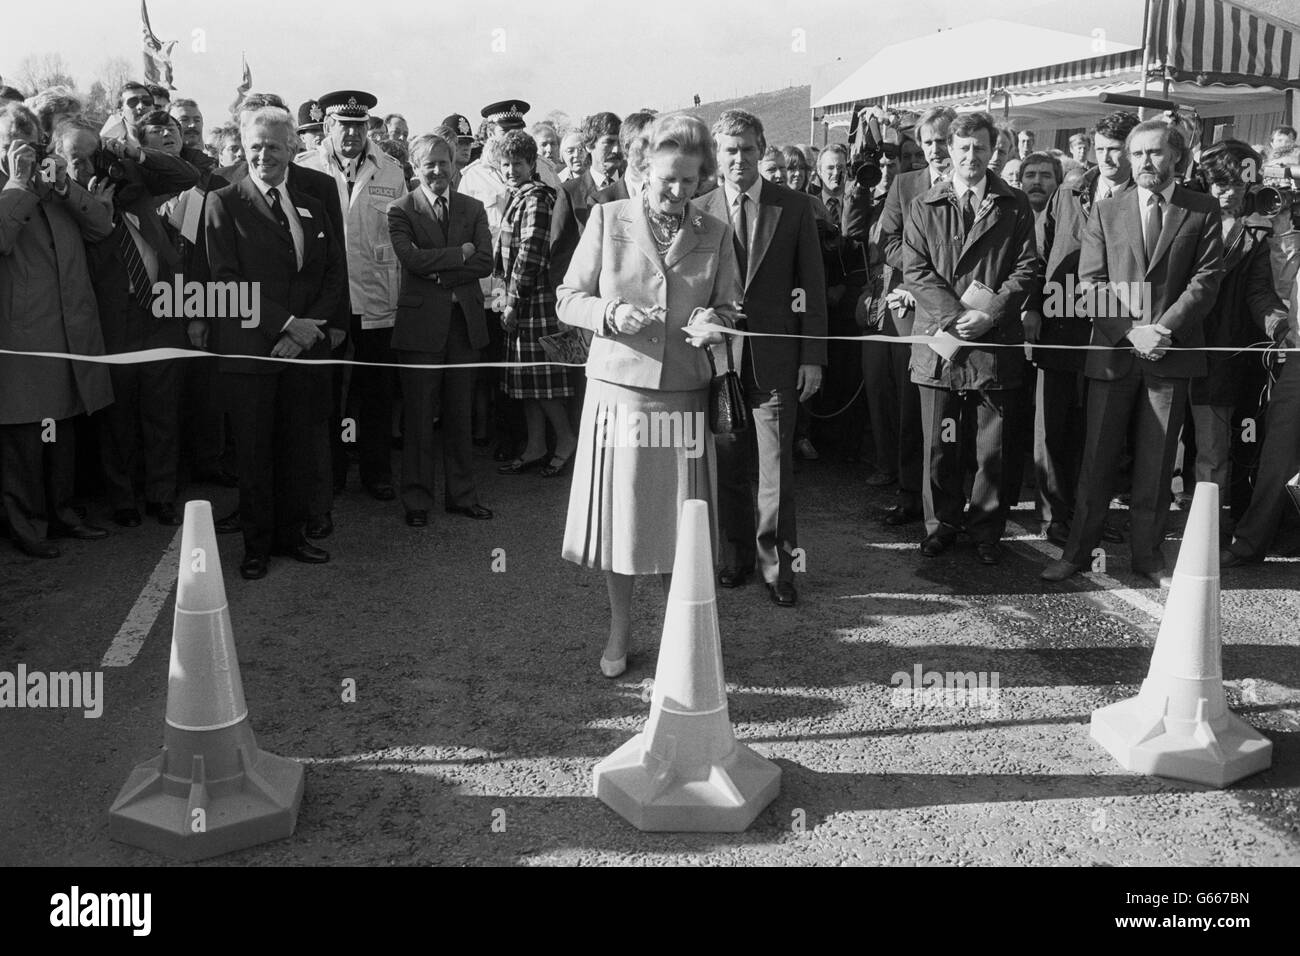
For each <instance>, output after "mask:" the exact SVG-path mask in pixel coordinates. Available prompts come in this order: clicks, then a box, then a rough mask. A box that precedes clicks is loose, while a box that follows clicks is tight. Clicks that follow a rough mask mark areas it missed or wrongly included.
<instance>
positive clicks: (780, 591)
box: [767, 581, 799, 607]
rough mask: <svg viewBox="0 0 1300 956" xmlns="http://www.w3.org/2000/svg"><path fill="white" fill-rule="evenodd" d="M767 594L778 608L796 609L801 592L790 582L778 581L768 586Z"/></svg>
mask: <svg viewBox="0 0 1300 956" xmlns="http://www.w3.org/2000/svg"><path fill="white" fill-rule="evenodd" d="M767 593H768V594H769V595H770V596H771V598H772V603H773V604H775V605H776V606H777V607H794V606H795V604H796V603H798V601H799V592H797V591H796V590H795V589H794V585H793V584H791V583H790V582H789V581H777V582H776V583H775V584H769V585H768V586H767Z"/></svg>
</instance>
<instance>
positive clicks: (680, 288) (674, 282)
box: [557, 199, 742, 391]
mask: <svg viewBox="0 0 1300 956" xmlns="http://www.w3.org/2000/svg"><path fill="white" fill-rule="evenodd" d="M731 235H732V233H731V226H729V225H728V224H727V223H725V222H722V221H720V220H718V219H716V218H714V217H712V216H708V215H705V214H703V211H702V210H701V209H700V208H699V206H698V205H697V204H696V202H694V201H692V202H691V204H690V206H689V207H688V208H687V211H686V222H685V225H684V226H683V228H682V230H681V232H680V233H679V234H678V235H677V237H676V238H675V239H674V240H673V244H672V245H671V246H669V247H668V251H667V253H666V254H665V255H664V256H662V257H661V256H660V255H659V249H658V247H657V246H656V245H655V241H654V237H653V236H652V235H651V232H650V224H649V222H648V221H647V220H646V214H645V209H644V207H643V206H642V204H641V202H640V201H639V200H631V199H623V200H619V201H618V202H611V203H605V204H603V205H598V206H593V207H592V208H591V217H590V218H589V219H588V220H587V228H586V229H585V230H584V231H583V233H582V239H581V241H580V242H579V243H578V249H577V251H576V252H575V253H574V254H573V261H572V262H571V263H570V264H569V271H568V273H567V274H566V275H565V277H564V281H563V282H562V283H561V284H560V288H559V290H558V293H557V295H558V298H559V307H558V312H559V317H560V321H561V322H563V323H565V324H566V325H572V326H576V327H578V328H582V329H588V330H590V331H592V332H594V333H596V334H595V336H594V337H593V338H592V340H591V351H590V353H589V355H588V358H587V377H588V378H594V379H599V380H601V381H604V382H612V383H614V384H616V385H623V386H626V387H628V388H654V389H663V390H665V391H687V390H691V389H699V388H705V387H706V386H707V385H708V384H709V378H710V374H711V373H710V368H709V360H708V357H707V356H706V355H705V354H704V350H703V349H696V348H694V347H692V346H690V345H689V344H687V342H686V337H685V335H684V334H683V333H682V329H683V328H685V326H686V324H687V323H688V322H689V321H690V318H691V315H692V314H693V313H694V312H695V310H696V309H701V308H710V307H715V306H730V305H731V304H732V303H734V302H738V301H740V299H741V295H742V293H741V284H740V269H739V266H738V265H737V263H736V252H735V247H734V244H733V243H732V238H731ZM620 298H621V299H623V300H625V301H626V302H628V303H630V304H631V305H634V306H637V307H639V308H643V309H646V308H650V307H653V306H658V307H659V308H661V309H666V310H667V319H666V321H664V322H652V323H650V324H649V325H648V326H646V328H644V329H642V330H641V331H640V332H636V333H634V334H631V335H627V334H623V333H616V334H613V335H611V334H610V332H609V330H608V329H606V328H605V309H606V307H607V306H608V305H609V304H610V303H611V302H613V301H614V300H616V299H620ZM719 318H720V319H721V318H722V317H721V316H719ZM723 324H727V323H726V322H725V321H724V322H723ZM721 348H722V347H721V346H719V347H718V352H719V353H720V354H721V355H722V356H723V357H722V358H721V362H722V363H723V366H722V367H725V363H726V358H725V353H722V352H721Z"/></svg>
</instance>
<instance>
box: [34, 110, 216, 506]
mask: <svg viewBox="0 0 1300 956" xmlns="http://www.w3.org/2000/svg"><path fill="white" fill-rule="evenodd" d="M57 132H58V144H57V148H58V149H59V150H60V152H62V153H64V154H65V155H72V154H74V153H79V152H80V149H79V148H74V147H73V146H71V145H70V144H74V143H75V144H77V145H78V146H84V145H88V141H87V137H90V136H93V135H94V131H93V128H92V127H91V126H90V125H89V124H85V123H80V122H75V121H74V122H69V123H64V124H63V125H62V126H60V127H59V129H58V131H57ZM132 132H133V134H134V140H135V142H134V143H133V142H130V141H127V140H125V139H112V138H103V139H102V140H101V143H100V146H99V161H98V162H99V164H100V165H101V166H104V167H106V172H107V174H108V176H109V177H110V178H111V180H112V183H113V187H114V192H113V197H112V198H113V227H112V229H113V231H112V235H110V236H109V237H107V238H106V239H104V240H103V241H100V242H97V243H94V244H92V245H90V246H88V248H87V255H88V257H89V261H90V274H91V281H92V283H93V287H94V291H95V297H96V299H97V301H98V303H99V318H100V324H101V326H102V328H103V330H104V344H105V346H106V348H107V350H108V351H109V353H110V354H118V353H122V352H135V351H140V350H144V349H151V348H185V347H186V345H187V344H188V343H187V340H186V336H185V329H184V325H183V320H182V319H181V318H180V317H170V316H169V317H162V318H160V317H157V316H155V315H154V313H153V301H154V297H153V286H154V283H155V282H158V281H160V280H161V281H163V282H168V283H170V282H171V281H172V280H173V277H174V276H175V275H177V274H178V273H180V272H181V259H180V254H179V252H178V251H177V248H176V243H175V241H174V240H173V238H172V237H171V235H170V234H169V233H168V232H167V228H166V227H165V226H164V224H163V221H162V219H161V218H160V217H159V215H158V204H159V200H160V198H161V197H165V196H169V195H172V194H174V193H177V192H180V191H182V190H185V189H189V188H190V187H191V186H193V185H195V184H196V183H197V182H198V179H199V175H198V171H197V170H195V169H194V167H193V166H191V165H190V164H189V163H187V162H185V161H184V160H183V159H181V158H180V156H179V155H177V154H178V153H179V151H180V146H181V131H180V126H179V124H177V123H176V121H175V120H174V119H172V117H171V116H169V115H168V114H167V113H165V112H162V111H153V112H150V113H147V114H146V115H145V116H143V117H142V118H141V120H140V121H139V122H138V123H137V124H136V126H135V128H134V129H133V130H132ZM135 143H148V144H157V146H154V145H147V146H139V145H135ZM78 168H79V169H82V168H84V167H83V166H81V165H80V164H79V165H78ZM109 374H110V376H111V377H112V381H113V393H114V395H116V396H117V401H116V402H115V403H114V405H113V406H112V407H111V408H110V409H108V410H107V411H106V412H105V413H104V414H103V415H102V416H101V417H100V428H101V429H102V432H101V440H100V450H101V453H102V456H103V467H104V477H105V480H106V483H107V485H108V495H109V503H110V505H111V506H112V508H113V521H114V522H115V523H116V524H118V525H119V526H121V527H124V528H133V527H136V526H138V525H139V524H140V522H141V517H140V511H139V509H138V508H137V507H136V505H137V502H136V497H135V476H136V473H137V470H138V464H139V461H140V459H141V458H143V462H144V477H145V483H144V498H145V512H146V513H147V514H154V515H156V516H157V518H158V522H159V524H163V525H169V526H175V525H179V524H180V523H181V519H180V515H179V514H178V513H177V511H176V505H175V499H176V493H177V477H176V473H177V457H178V445H179V442H180V420H179V407H180V374H181V373H180V369H179V368H178V367H177V364H176V362H175V361H165V362H147V363H137V364H131V365H113V366H110V368H109Z"/></svg>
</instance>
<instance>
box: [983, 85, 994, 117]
mask: <svg viewBox="0 0 1300 956" xmlns="http://www.w3.org/2000/svg"><path fill="white" fill-rule="evenodd" d="M984 112H985V113H992V112H993V77H991V76H990V77H989V82H988V86H986V87H985V88H984Z"/></svg>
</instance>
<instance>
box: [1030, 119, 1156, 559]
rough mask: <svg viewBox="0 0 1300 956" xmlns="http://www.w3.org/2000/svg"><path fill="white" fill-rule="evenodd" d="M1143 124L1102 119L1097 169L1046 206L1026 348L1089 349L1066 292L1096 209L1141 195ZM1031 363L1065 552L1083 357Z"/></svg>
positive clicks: (1051, 520)
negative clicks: (1138, 161)
mask: <svg viewBox="0 0 1300 956" xmlns="http://www.w3.org/2000/svg"><path fill="white" fill-rule="evenodd" d="M1138 122H1139V120H1138V118H1137V114H1136V113H1125V112H1118V113H1112V114H1110V115H1109V116H1106V117H1105V118H1103V119H1102V120H1101V122H1099V123H1098V124H1097V125H1096V127H1095V128H1094V129H1093V136H1094V138H1095V143H1096V146H1095V153H1096V158H1097V164H1096V165H1094V166H1093V168H1092V169H1091V170H1090V171H1089V172H1087V173H1085V174H1084V178H1083V181H1082V182H1081V183H1080V184H1079V185H1078V186H1077V187H1075V188H1073V189H1071V188H1068V187H1062V188H1060V189H1058V190H1057V191H1056V192H1055V193H1054V194H1053V195H1052V198H1051V200H1050V201H1049V202H1048V204H1047V209H1046V210H1045V211H1044V213H1043V215H1042V217H1041V220H1040V228H1041V231H1042V241H1041V244H1040V247H1039V254H1040V255H1041V256H1042V258H1043V259H1044V260H1045V261H1046V263H1047V272H1046V283H1045V285H1044V289H1045V292H1046V295H1045V296H1044V303H1043V308H1042V310H1041V311H1040V310H1038V309H1037V308H1034V309H1030V310H1028V311H1027V312H1026V313H1025V315H1024V317H1023V322H1024V326H1025V341H1026V342H1038V343H1041V344H1044V345H1070V346H1083V345H1087V344H1088V336H1089V326H1088V320H1087V319H1086V318H1081V317H1079V316H1076V315H1075V314H1074V310H1073V309H1072V308H1066V307H1065V305H1066V301H1065V299H1064V296H1063V293H1064V291H1065V290H1066V289H1068V288H1069V287H1070V285H1071V284H1072V283H1075V280H1077V278H1078V274H1079V252H1080V250H1081V249H1082V247H1083V227H1084V224H1085V223H1086V222H1087V220H1088V217H1089V216H1091V215H1092V213H1093V211H1094V209H1095V208H1096V204H1097V203H1098V202H1100V201H1101V200H1103V199H1108V198H1110V197H1112V196H1122V195H1123V194H1124V193H1126V192H1127V191H1128V190H1130V189H1134V188H1136V186H1135V184H1134V183H1133V178H1132V176H1131V175H1130V173H1129V162H1128V151H1127V150H1126V149H1125V147H1124V141H1125V140H1126V139H1127V138H1128V134H1129V133H1130V132H1131V131H1132V129H1133V127H1134V126H1136V125H1137V124H1138ZM1029 357H1030V359H1031V360H1032V361H1033V363H1034V365H1036V366H1037V367H1038V382H1037V386H1036V387H1037V395H1036V400H1035V411H1034V472H1035V475H1036V476H1037V479H1038V481H1037V484H1038V501H1039V511H1040V513H1041V516H1042V519H1043V533H1044V534H1045V535H1046V536H1047V540H1048V541H1051V542H1052V543H1053V544H1058V545H1064V544H1065V542H1066V540H1067V539H1068V538H1069V535H1070V522H1071V520H1072V519H1073V516H1074V490H1075V484H1076V483H1077V482H1078V480H1079V466H1080V465H1081V464H1082V455H1083V434H1084V393H1085V391H1086V387H1087V380H1086V379H1085V378H1084V377H1083V361H1084V350H1083V349H1081V348H1069V349H1067V348H1046V349H1030V352H1029ZM1103 538H1104V539H1105V540H1107V541H1113V542H1115V541H1119V540H1121V539H1120V537H1119V535H1118V534H1117V533H1116V532H1114V531H1111V530H1109V529H1104V530H1103Z"/></svg>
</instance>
